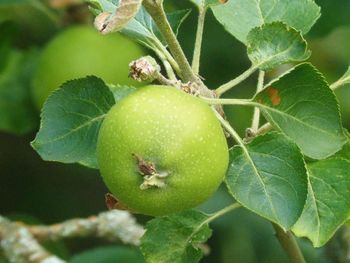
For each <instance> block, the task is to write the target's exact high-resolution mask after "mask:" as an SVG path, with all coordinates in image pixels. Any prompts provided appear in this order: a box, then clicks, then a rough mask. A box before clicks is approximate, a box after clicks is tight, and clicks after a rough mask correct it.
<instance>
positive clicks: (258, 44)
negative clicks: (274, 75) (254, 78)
mask: <svg viewBox="0 0 350 263" xmlns="http://www.w3.org/2000/svg"><path fill="white" fill-rule="evenodd" d="M247 48H248V56H249V59H250V60H251V61H252V63H253V66H254V67H257V68H260V69H261V70H270V69H273V68H275V67H277V66H279V65H282V64H285V63H289V62H295V61H303V60H305V59H307V58H308V57H309V56H310V54H311V52H310V51H309V50H308V48H307V43H306V41H305V40H304V38H303V37H302V36H301V34H300V33H299V32H298V31H296V30H295V29H294V28H291V27H289V26H287V25H286V24H284V23H281V22H274V23H271V24H264V25H262V26H261V27H256V28H254V29H252V31H250V32H249V34H248V37H247Z"/></svg>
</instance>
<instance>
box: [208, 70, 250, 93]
mask: <svg viewBox="0 0 350 263" xmlns="http://www.w3.org/2000/svg"><path fill="white" fill-rule="evenodd" d="M256 69H257V67H256V66H252V67H250V68H249V69H247V70H246V71H245V72H243V73H242V74H241V75H239V76H238V77H236V78H234V79H233V80H231V81H229V82H227V83H225V84H223V85H221V86H220V87H219V88H217V89H216V91H215V92H216V94H217V96H218V97H220V96H221V95H222V94H224V93H225V92H226V91H228V90H230V89H231V88H233V87H235V86H237V85H238V84H239V83H241V82H242V81H244V80H246V79H247V78H248V77H249V76H250V75H252V74H253V73H254V72H255V71H256Z"/></svg>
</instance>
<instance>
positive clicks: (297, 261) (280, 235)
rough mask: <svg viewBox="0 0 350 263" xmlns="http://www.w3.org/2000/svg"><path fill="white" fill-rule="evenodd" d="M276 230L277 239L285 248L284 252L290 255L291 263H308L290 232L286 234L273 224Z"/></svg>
mask: <svg viewBox="0 0 350 263" xmlns="http://www.w3.org/2000/svg"><path fill="white" fill-rule="evenodd" d="M273 227H274V229H275V230H276V237H277V239H278V241H279V242H280V244H281V246H282V247H283V249H284V251H285V252H286V254H287V255H288V257H289V259H290V262H291V263H306V261H305V259H304V256H303V254H302V253H301V251H300V248H299V246H298V243H297V242H296V240H295V238H294V236H293V234H292V233H291V232H289V231H287V232H285V231H284V230H283V229H282V228H280V227H279V226H278V225H276V224H273Z"/></svg>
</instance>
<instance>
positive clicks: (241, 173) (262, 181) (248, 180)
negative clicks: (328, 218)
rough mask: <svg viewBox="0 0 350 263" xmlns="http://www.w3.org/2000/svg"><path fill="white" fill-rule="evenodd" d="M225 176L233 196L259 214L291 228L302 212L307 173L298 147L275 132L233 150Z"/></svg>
mask: <svg viewBox="0 0 350 263" xmlns="http://www.w3.org/2000/svg"><path fill="white" fill-rule="evenodd" d="M230 157H231V162H230V165H229V168H228V171H227V175H226V184H227V187H228V189H229V191H230V193H231V194H232V195H233V196H234V198H235V199H236V200H237V201H238V202H239V203H241V204H242V205H243V206H245V207H246V208H248V209H249V210H252V211H253V212H255V213H257V214H258V215H260V216H262V217H265V218H267V219H268V220H270V221H272V222H275V223H276V224H278V225H280V226H281V227H283V228H284V229H290V228H291V227H292V226H293V225H294V224H295V222H296V221H297V220H298V218H299V216H300V214H301V213H302V211H303V207H304V204H305V200H306V197H307V172H306V168H305V163H304V160H303V156H302V154H301V153H300V150H299V149H298V147H297V146H296V145H295V144H294V143H293V142H292V141H290V140H289V139H287V138H286V137H285V136H284V135H282V134H280V133H276V132H272V133H268V134H266V135H263V136H259V137H257V138H256V139H255V140H254V141H253V142H251V143H250V144H247V145H246V147H245V148H242V147H241V146H235V147H234V148H233V149H232V150H231V151H230Z"/></svg>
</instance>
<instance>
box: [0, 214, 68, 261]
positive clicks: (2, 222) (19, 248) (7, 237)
mask: <svg viewBox="0 0 350 263" xmlns="http://www.w3.org/2000/svg"><path fill="white" fill-rule="evenodd" d="M0 248H1V249H2V250H3V251H4V254H5V256H6V258H7V259H8V260H9V261H10V262H11V263H65V261H63V260H61V259H60V258H58V257H56V256H54V255H51V254H50V253H49V252H48V251H46V250H45V249H44V248H43V247H42V246H41V245H40V244H39V243H38V242H37V241H36V240H35V238H34V237H33V236H32V234H31V233H30V232H29V231H28V229H27V228H26V227H24V226H20V225H18V224H16V223H11V222H10V221H9V220H7V219H6V218H4V217H1V216H0Z"/></svg>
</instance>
